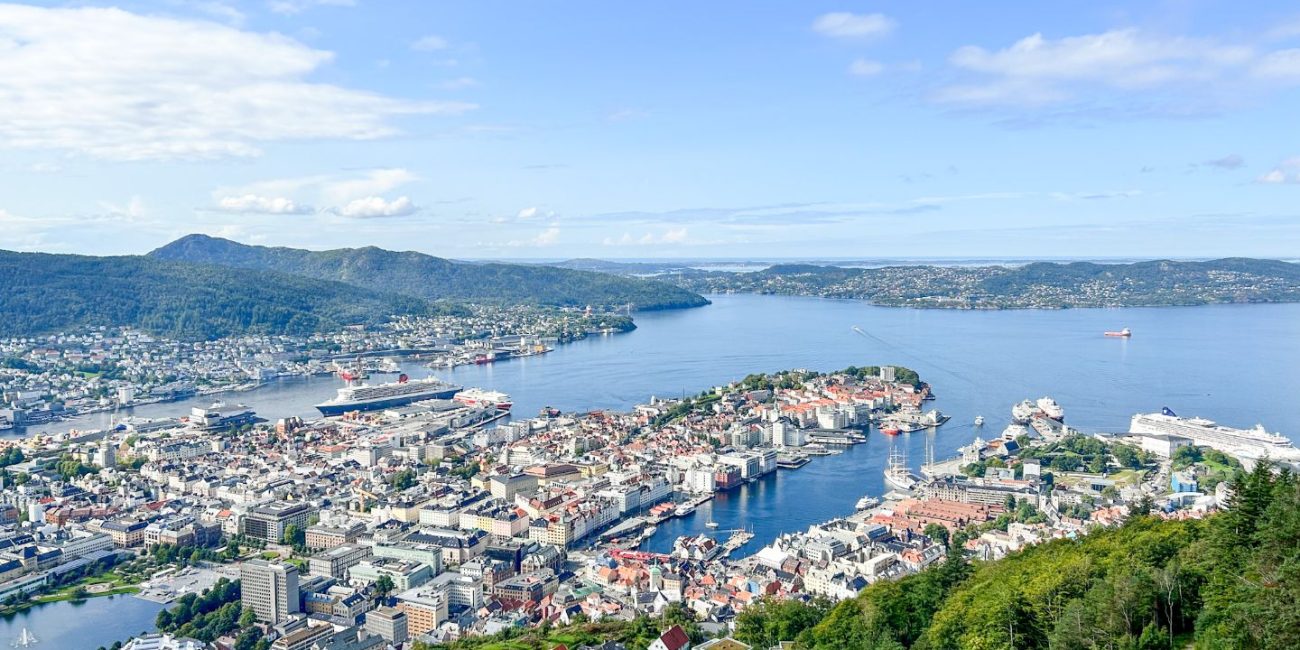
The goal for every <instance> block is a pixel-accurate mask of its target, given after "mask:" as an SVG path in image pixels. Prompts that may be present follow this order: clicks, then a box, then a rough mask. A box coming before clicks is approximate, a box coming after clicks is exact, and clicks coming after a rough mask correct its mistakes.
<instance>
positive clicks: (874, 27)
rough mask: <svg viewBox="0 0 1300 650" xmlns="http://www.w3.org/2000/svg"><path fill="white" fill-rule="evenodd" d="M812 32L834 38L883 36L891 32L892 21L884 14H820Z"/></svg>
mask: <svg viewBox="0 0 1300 650" xmlns="http://www.w3.org/2000/svg"><path fill="white" fill-rule="evenodd" d="M812 28H813V31H815V32H817V33H818V34H821V35H823V36H832V37H835V38H866V37H872V36H883V35H885V34H888V33H889V32H891V31H893V29H894V21H893V20H890V18H889V17H888V16H885V15H884V14H853V13H848V12H845V11H837V12H833V13H828V14H822V15H821V16H818V17H817V19H816V20H814V21H813V25H812Z"/></svg>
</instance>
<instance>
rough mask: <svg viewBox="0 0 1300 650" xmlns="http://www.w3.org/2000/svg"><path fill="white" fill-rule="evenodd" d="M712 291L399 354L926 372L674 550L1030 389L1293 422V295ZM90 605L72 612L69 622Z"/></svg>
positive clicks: (1113, 416)
mask: <svg viewBox="0 0 1300 650" xmlns="http://www.w3.org/2000/svg"><path fill="white" fill-rule="evenodd" d="M710 298H711V299H712V300H713V303H714V304H712V305H710V306H707V307H702V308H698V309H688V310H680V311H665V312H651V313H640V314H637V316H636V322H637V325H638V328H637V329H636V330H635V331H633V332H631V333H628V334H619V335H610V336H596V337H592V338H589V339H586V340H583V341H579V342H577V343H574V344H571V345H564V346H559V347H558V348H557V349H556V350H555V351H554V352H552V353H550V354H547V355H544V356H540V357H532V358H526V359H516V360H511V361H507V362H502V363H496V364H492V365H486V366H464V367H461V368H457V369H455V370H451V371H446V370H438V371H433V370H429V369H427V368H424V367H423V366H421V365H419V364H408V365H407V372H409V373H410V374H411V375H412V376H415V377H421V376H425V375H428V374H438V375H440V376H443V377H444V378H446V379H448V380H451V381H454V382H457V383H460V384H463V385H465V386H481V387H484V388H492V389H497V390H502V391H505V392H507V393H510V394H511V395H512V396H513V397H514V402H515V413H516V415H517V416H518V417H531V416H532V415H534V414H535V413H536V412H537V410H538V409H539V408H541V407H542V406H547V405H550V406H555V407H558V408H561V409H564V410H565V411H579V410H588V409H628V408H630V407H631V406H632V405H634V404H637V403H640V402H644V401H645V400H647V399H648V398H649V397H650V396H651V395H659V396H664V397H669V396H681V395H683V394H696V393H699V392H700V391H701V390H704V389H707V388H709V387H712V386H715V385H719V384H724V383H727V382H729V381H732V380H735V379H739V378H741V377H743V376H745V375H746V374H749V373H753V372H772V371H777V370H783V369H789V368H809V369H815V370H823V371H828V370H835V369H839V368H843V367H845V366H849V365H879V364H896V365H903V366H908V367H911V368H914V369H916V370H917V371H918V372H920V374H921V377H922V379H924V380H926V381H928V382H930V383H931V384H932V385H933V387H934V391H935V394H936V395H937V396H938V398H939V399H938V400H937V401H936V402H933V403H932V404H933V405H934V406H936V407H937V408H939V409H941V410H942V411H944V412H945V413H948V414H950V415H952V416H953V420H952V421H951V422H950V423H948V424H947V425H945V426H943V427H940V428H939V429H937V430H936V431H933V432H929V433H926V432H918V433H914V434H910V435H905V436H901V437H899V438H896V439H893V438H889V437H888V436H883V435H880V434H878V433H876V432H874V431H873V432H871V434H870V435H869V436H868V442H867V443H865V444H862V445H858V446H856V447H853V448H850V449H849V450H848V451H846V452H845V453H844V454H842V455H839V456H828V457H821V458H815V459H813V460H812V462H810V463H809V464H808V465H806V466H804V467H803V468H802V469H799V470H794V471H786V470H780V471H778V472H777V473H776V474H774V475H771V476H768V477H766V478H764V479H763V480H761V481H758V482H756V483H753V484H750V485H746V486H742V487H740V488H739V489H737V490H734V491H732V492H729V493H725V494H720V495H718V497H717V498H716V499H714V500H713V501H711V502H710V503H708V504H705V505H704V506H701V507H700V508H699V509H698V510H697V511H696V513H695V514H694V515H691V516H690V517H686V518H683V519H673V520H669V521H667V522H664V523H663V524H661V525H660V526H659V532H658V533H657V534H656V535H655V537H654V538H652V539H651V540H650V541H649V542H648V543H647V545H646V548H647V549H649V550H654V551H666V550H669V549H670V548H671V546H672V542H673V540H674V539H675V538H676V537H677V536H678V535H682V534H691V533H702V532H707V531H709V530H710V529H708V528H706V527H705V523H706V522H707V521H708V520H709V519H710V518H712V519H714V520H715V521H717V522H718V524H719V528H718V529H717V530H718V531H726V530H729V529H736V528H742V527H744V528H749V529H751V530H753V531H754V532H755V537H754V539H753V541H751V542H750V543H749V544H748V545H746V546H745V547H743V548H742V549H740V552H739V553H738V555H745V554H748V553H752V552H754V551H756V550H758V549H759V548H761V547H762V546H763V545H765V544H767V543H768V542H770V541H771V540H772V539H773V538H774V537H776V536H777V535H779V534H781V533H785V532H791V531H798V530H803V529H805V528H807V526H808V525H810V524H813V523H816V522H820V521H825V520H827V519H831V518H833V517H836V516H840V515H844V514H847V513H849V512H851V511H852V510H853V506H854V503H855V502H856V501H857V500H858V498H859V497H861V496H862V495H863V494H874V495H879V494H881V493H882V492H883V491H884V486H883V476H882V472H883V470H884V466H885V462H886V460H887V458H888V452H889V446H890V445H893V444H897V445H902V446H903V447H904V448H905V450H906V451H907V454H908V459H909V463H910V464H911V465H913V466H916V465H919V464H920V463H921V462H922V461H923V460H924V458H925V456H926V453H927V447H930V448H932V450H933V451H932V453H933V455H934V456H935V457H936V458H943V457H947V456H951V455H952V454H953V453H954V452H955V450H956V449H957V447H959V446H961V445H964V444H966V443H968V442H969V441H970V440H971V439H973V438H974V437H975V436H976V435H983V436H985V437H986V438H987V437H990V436H995V435H997V434H998V433H1000V432H1001V431H1002V429H1003V427H1004V426H1005V425H1006V423H1007V420H1008V417H1009V411H1010V408H1011V406H1012V405H1013V404H1014V403H1016V402H1018V401H1020V400H1022V399H1026V398H1038V397H1042V396H1044V395H1050V396H1052V397H1054V398H1055V399H1056V400H1057V401H1058V402H1060V403H1061V405H1062V406H1063V407H1064V408H1065V412H1066V421H1067V422H1068V423H1070V424H1072V425H1074V426H1076V427H1079V428H1081V429H1083V430H1084V431H1088V432H1093V431H1124V430H1127V428H1128V420H1129V417H1131V416H1132V414H1134V413H1137V412H1148V411H1156V410H1159V409H1160V407H1162V406H1169V407H1170V408H1172V409H1173V410H1175V411H1177V412H1178V413H1180V414H1183V415H1201V416H1204V417H1208V418H1212V419H1215V420H1218V421H1221V422H1224V423H1226V424H1230V425H1233V426H1243V427H1244V426H1251V425H1253V424H1255V423H1256V422H1260V423H1263V424H1264V425H1265V426H1266V427H1267V428H1268V429H1269V430H1272V431H1280V432H1282V433H1283V434H1285V435H1289V436H1291V437H1292V438H1293V439H1294V438H1295V437H1296V436H1297V434H1300V412H1298V411H1297V410H1296V409H1295V396H1296V395H1297V393H1298V392H1300V370H1298V369H1300V305H1225V306H1207V307H1177V308H1151V309H1145V308H1143V309H1076V310H1060V311H1028V310H1025V311H981V312H970V311H947V310H912V309H896V308H888V307H872V306H869V305H865V304H863V303H861V302H857V301H849V300H828V299H819V298H799V297H778V296H749V295H736V296H732V295H727V296H711V297H710ZM855 327H856V328H858V330H861V333H859V332H858V331H856V330H855V329H854V328H855ZM1122 327H1129V328H1131V329H1132V330H1133V338H1132V339H1129V340H1123V339H1112V338H1106V337H1104V336H1102V332H1103V331H1105V330H1113V329H1119V328H1122ZM384 380H385V378H383V377H378V376H377V377H375V378H374V379H373V380H372V381H384ZM340 385H341V383H340V382H339V381H338V380H337V379H334V378H328V377H316V378H312V379H309V380H289V381H282V382H276V383H273V384H271V385H269V386H267V387H264V388H261V389H258V390H255V391H252V392H248V393H235V394H228V395H222V396H220V398H221V399H224V400H225V401H226V402H228V403H237V402H242V403H246V404H247V405H249V406H250V407H252V408H254V409H255V410H257V412H258V413H259V414H261V415H262V416H263V417H266V418H270V419H276V418H280V417H285V416H290V415H299V416H304V417H315V416H316V415H317V414H316V411H315V410H314V409H313V408H312V405H313V404H315V403H317V402H320V401H323V400H325V399H327V398H329V397H331V396H332V395H333V393H334V391H335V390H336V389H337V388H338V387H339V386H340ZM213 399H214V398H213V397H205V398H195V399H192V400H188V401H186V402H178V403H172V404H155V405H149V406H145V407H141V408H138V409H135V411H134V414H135V415H140V416H145V417H161V416H165V415H179V414H183V413H185V412H187V411H188V409H189V407H190V406H199V405H207V404H208V403H210V402H211V401H212V400H213ZM976 415H984V416H985V418H986V419H987V423H986V425H985V426H984V429H983V431H977V430H976V429H975V428H974V427H973V425H972V424H971V422H972V420H973V419H974V417H975V416H976ZM107 424H108V416H107V415H106V414H98V415H97V416H95V417H92V418H87V419H85V420H83V421H79V422H72V423H67V422H65V423H61V424H59V425H54V427H47V428H46V429H47V430H51V429H55V428H57V429H60V430H62V429H66V428H68V427H70V426H80V427H83V428H85V427H94V426H101V427H102V426H105V425H107ZM47 611H48V612H49V614H48V615H47V614H46V612H47ZM60 611H61V610H57V609H47V608H41V609H37V610H33V611H32V612H31V613H30V614H29V615H28V616H30V620H28V621H27V622H28V623H29V625H30V626H31V629H32V631H33V632H35V633H36V634H37V635H38V636H40V634H41V630H42V629H43V628H46V627H47V626H49V625H58V624H59V619H60V618H61V616H60V614H59V612H60ZM88 614H89V611H88V610H87V609H83V610H81V611H79V612H77V613H76V616H77V620H84V619H86V618H87V615H88ZM49 618H53V619H56V620H49ZM92 618H93V617H92ZM152 618H153V612H152V610H151V611H149V612H145V613H144V614H143V615H141V616H139V617H137V618H136V619H134V620H133V622H132V623H130V625H131V626H132V627H131V629H132V631H136V629H137V628H141V629H142V628H146V627H147V628H152ZM62 620H65V621H66V620H67V619H62ZM15 634H16V631H15ZM95 638H96V639H98V637H95ZM113 640H114V639H107V642H108V643H111V642H112V641H113ZM101 643H104V642H103V641H97V642H96V643H94V644H91V645H89V646H86V647H92V648H93V647H95V646H98V645H101ZM82 645H84V644H81V643H77V644H74V645H70V646H68V647H79V646H82Z"/></svg>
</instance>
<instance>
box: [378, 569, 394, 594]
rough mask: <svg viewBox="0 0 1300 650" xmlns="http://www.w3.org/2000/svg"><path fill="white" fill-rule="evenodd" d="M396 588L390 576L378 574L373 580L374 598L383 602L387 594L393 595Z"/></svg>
mask: <svg viewBox="0 0 1300 650" xmlns="http://www.w3.org/2000/svg"><path fill="white" fill-rule="evenodd" d="M396 588H397V586H396V585H394V584H393V578H392V576H390V575H388V574H387V573H381V574H379V578H378V579H376V580H375V597H376V598H378V599H380V600H383V599H385V598H387V597H388V594H391V593H393V589H396Z"/></svg>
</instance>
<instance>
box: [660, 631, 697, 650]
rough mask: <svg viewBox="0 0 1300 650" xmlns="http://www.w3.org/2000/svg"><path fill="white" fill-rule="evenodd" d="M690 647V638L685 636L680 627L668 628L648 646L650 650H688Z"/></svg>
mask: <svg viewBox="0 0 1300 650" xmlns="http://www.w3.org/2000/svg"><path fill="white" fill-rule="evenodd" d="M690 647H691V637H689V636H686V631H685V630H683V629H682V627H681V626H680V625H674V626H672V627H670V628H668V629H667V630H666V631H664V633H663V634H661V635H660V636H659V638H658V639H655V642H654V643H651V644H650V650H690Z"/></svg>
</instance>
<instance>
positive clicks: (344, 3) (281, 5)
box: [267, 0, 357, 16]
mask: <svg viewBox="0 0 1300 650" xmlns="http://www.w3.org/2000/svg"><path fill="white" fill-rule="evenodd" d="M356 5H357V3H356V0H271V1H270V2H268V3H267V7H268V8H269V9H270V10H271V11H272V12H274V13H277V14H281V15H285V16H293V15H297V14H300V13H302V12H304V11H307V10H308V9H311V8H314V7H355V6H356Z"/></svg>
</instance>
